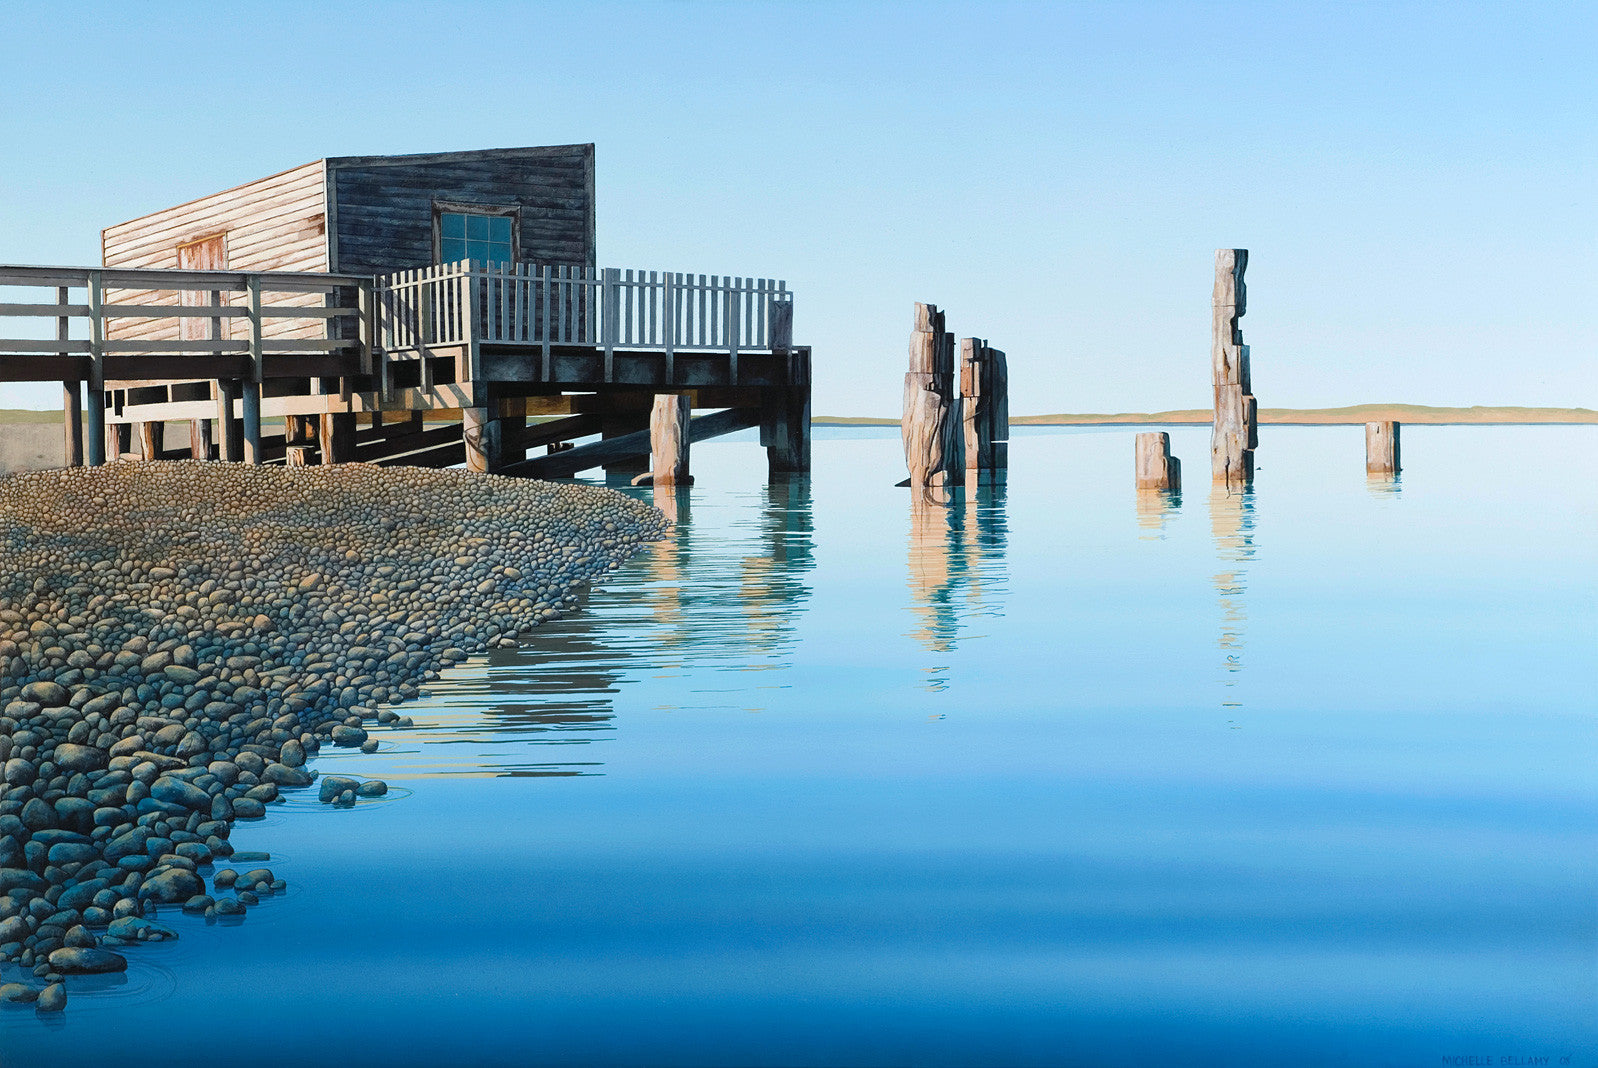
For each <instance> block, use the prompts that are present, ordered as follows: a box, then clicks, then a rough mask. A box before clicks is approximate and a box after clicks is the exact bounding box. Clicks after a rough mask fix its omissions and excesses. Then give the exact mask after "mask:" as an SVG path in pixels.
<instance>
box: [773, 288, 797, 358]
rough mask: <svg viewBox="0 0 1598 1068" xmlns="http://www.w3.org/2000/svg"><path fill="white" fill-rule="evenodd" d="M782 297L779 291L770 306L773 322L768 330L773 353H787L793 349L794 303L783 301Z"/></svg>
mask: <svg viewBox="0 0 1598 1068" xmlns="http://www.w3.org/2000/svg"><path fill="white" fill-rule="evenodd" d="M782 296H783V294H782V291H781V290H778V291H777V293H776V294H775V295H774V298H775V299H773V300H772V301H771V304H770V307H771V321H770V323H769V325H768V326H767V330H768V331H769V336H770V338H771V350H772V351H773V352H785V351H787V350H788V349H791V348H793V301H791V300H783V299H781V298H782Z"/></svg>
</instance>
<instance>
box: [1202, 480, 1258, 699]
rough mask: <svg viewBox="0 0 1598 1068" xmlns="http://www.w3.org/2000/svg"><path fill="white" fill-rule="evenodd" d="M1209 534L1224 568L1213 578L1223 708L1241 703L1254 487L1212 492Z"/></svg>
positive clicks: (1252, 544) (1253, 549) (1252, 530)
mask: <svg viewBox="0 0 1598 1068" xmlns="http://www.w3.org/2000/svg"><path fill="white" fill-rule="evenodd" d="M1210 537H1211V538H1212V539H1213V540H1214V542H1215V553H1216V556H1217V557H1218V558H1219V560H1220V564H1221V568H1220V570H1218V571H1217V572H1216V573H1215V578H1214V579H1213V582H1214V585H1215V593H1216V595H1217V598H1218V600H1219V603H1220V608H1221V635H1220V638H1219V640H1218V641H1217V642H1216V645H1217V647H1218V648H1219V650H1220V653H1221V658H1222V659H1221V670H1222V679H1223V685H1224V686H1225V688H1226V696H1225V698H1224V699H1223V700H1222V702H1221V705H1222V707H1223V708H1225V709H1228V710H1233V709H1237V708H1240V707H1241V705H1242V702H1241V700H1240V699H1239V697H1238V695H1237V693H1236V686H1237V683H1238V680H1239V677H1240V675H1241V672H1242V670H1243V651H1244V640H1245V637H1246V631H1247V628H1248V606H1247V604H1246V601H1245V597H1246V595H1247V593H1248V570H1249V563H1250V561H1252V560H1253V559H1254V552H1255V545H1254V490H1253V488H1252V487H1245V488H1243V489H1241V490H1239V489H1237V488H1236V487H1232V488H1231V489H1228V488H1227V487H1226V486H1224V485H1218V486H1216V487H1214V488H1213V489H1212V490H1211V491H1210Z"/></svg>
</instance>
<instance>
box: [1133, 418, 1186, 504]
mask: <svg viewBox="0 0 1598 1068" xmlns="http://www.w3.org/2000/svg"><path fill="white" fill-rule="evenodd" d="M1136 459H1137V488H1138V489H1140V490H1170V491H1177V490H1180V489H1181V488H1182V461H1180V460H1178V459H1177V458H1176V457H1174V456H1172V455H1171V435H1170V434H1167V433H1165V432H1164V431H1147V432H1144V433H1141V434H1139V435H1138V436H1137V457H1136Z"/></svg>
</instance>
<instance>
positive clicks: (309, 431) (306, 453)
mask: <svg viewBox="0 0 1598 1068" xmlns="http://www.w3.org/2000/svg"><path fill="white" fill-rule="evenodd" d="M315 426H316V417H315V416H314V415H291V416H289V417H288V418H287V419H285V420H284V421H283V462H284V463H285V464H287V465H288V466H289V467H309V466H310V464H311V451H312V450H313V449H314V448H315V433H316V432H315V430H314V427H315Z"/></svg>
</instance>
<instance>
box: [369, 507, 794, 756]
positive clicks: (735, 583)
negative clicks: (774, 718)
mask: <svg viewBox="0 0 1598 1068" xmlns="http://www.w3.org/2000/svg"><path fill="white" fill-rule="evenodd" d="M632 492H634V493H650V494H652V496H651V498H650V499H651V501H652V503H653V504H654V505H655V506H656V507H657V508H659V509H660V510H661V511H662V512H664V513H665V514H666V516H667V518H669V519H671V520H672V522H673V523H674V524H675V527H674V529H673V531H672V532H671V534H670V535H668V537H667V538H665V539H664V540H662V541H659V542H655V543H652V544H650V545H649V546H647V547H646V548H645V549H644V550H643V551H642V552H641V553H640V554H639V555H638V556H636V557H634V558H633V560H632V561H630V562H629V563H628V564H626V565H624V566H623V567H622V569H621V570H620V571H618V572H616V573H615V574H614V575H612V576H611V577H610V578H608V579H607V580H605V581H604V583H603V584H602V592H601V593H598V594H596V595H593V596H590V595H589V594H588V592H587V591H584V592H582V594H581V602H580V604H579V606H578V608H577V610H576V611H574V612H572V613H571V614H569V615H567V616H566V617H564V618H562V619H558V620H553V621H551V622H548V623H545V624H544V625H543V626H541V627H539V628H538V629H537V630H535V631H534V632H533V633H532V634H531V635H527V636H524V639H523V641H522V644H521V645H520V646H519V647H517V648H508V649H495V650H492V651H490V652H489V653H487V654H486V655H484V656H482V657H478V658H474V659H473V660H471V661H468V662H467V663H465V664H462V665H459V666H458V667H456V668H455V669H453V670H452V671H451V672H450V673H449V674H448V676H447V677H446V678H445V679H441V680H439V681H437V682H435V683H433V684H432V685H431V686H429V689H430V690H431V691H432V693H433V697H432V698H430V699H427V700H424V701H422V702H420V703H418V704H416V705H413V706H410V707H407V708H406V709H405V710H404V711H405V712H406V713H407V714H409V715H412V716H413V717H414V718H415V719H416V722H417V727H416V729H414V730H412V731H408V732H406V736H405V737H406V742H407V743H408V742H409V741H410V740H411V739H414V740H415V741H417V742H421V743H424V744H423V745H422V747H421V749H420V750H419V751H418V753H417V756H418V758H419V759H418V760H417V761H415V762H413V763H409V764H407V765H405V766H404V767H403V769H402V770H400V771H398V772H395V773H393V774H392V775H391V776H390V777H392V778H398V779H404V778H414V777H425V776H430V775H488V776H493V775H520V776H527V775H593V774H600V773H602V770H603V761H602V760H600V759H599V755H600V754H599V751H597V750H596V749H594V747H592V746H590V745H588V744H587V743H590V742H593V741H599V740H603V739H605V738H608V737H610V736H611V735H612V734H613V733H614V731H615V729H616V721H615V715H616V711H615V699H616V695H617V694H619V693H621V692H623V690H624V689H626V688H627V687H630V686H633V685H637V684H639V683H643V684H645V685H647V684H649V683H651V682H656V683H659V682H662V681H664V680H671V679H683V678H685V677H687V676H690V675H692V674H693V673H695V672H696V671H697V670H701V669H706V668H708V669H710V670H773V669H776V668H781V667H784V666H786V665H787V664H788V663H789V660H790V657H789V651H790V650H791V649H792V647H793V646H794V645H795V644H796V642H797V640H798V639H797V636H796V634H795V624H796V621H797V619H798V617H799V615H800V613H801V612H802V611H803V609H804V606H805V604H806V602H807V601H808V600H809V597H810V592H811V591H810V581H809V573H810V571H811V570H812V569H813V567H814V552H813V544H812V543H813V530H814V523H813V520H812V517H811V497H810V482H809V479H808V478H805V477H791V478H787V479H783V480H780V481H773V482H772V483H771V484H769V485H768V486H766V487H765V488H764V490H762V491H760V495H759V496H754V495H752V494H751V495H748V496H722V495H719V494H718V496H717V497H716V498H715V502H716V505H717V507H715V508H713V509H712V510H711V512H710V516H711V517H713V518H707V519H706V523H707V524H711V525H708V526H707V527H706V528H705V529H699V528H696V526H695V523H694V521H693V514H692V507H691V503H692V499H693V491H692V490H690V489H687V488H681V489H670V488H666V487H660V488H657V489H654V490H652V491H650V490H641V491H636V490H635V491H632ZM729 500H730V501H731V503H732V508H731V512H732V514H731V516H730V517H729V516H727V511H728V509H727V507H726V505H725V502H727V501H729ZM745 502H748V504H747V506H746V504H745ZM656 707H658V708H661V709H670V708H672V707H674V706H672V705H659V706H656ZM695 707H699V706H697V705H696V706H695ZM530 746H531V747H530ZM554 746H561V747H572V746H576V747H578V748H577V749H571V748H567V749H565V750H559V749H553V748H548V747H554ZM397 756H398V754H396V757H397ZM400 763H402V764H403V763H404V762H403V761H400Z"/></svg>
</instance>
